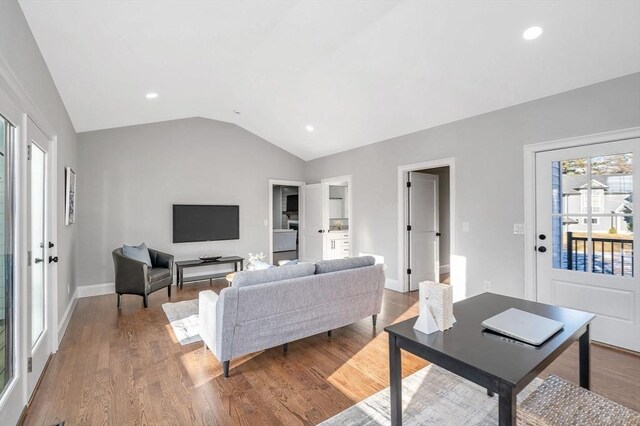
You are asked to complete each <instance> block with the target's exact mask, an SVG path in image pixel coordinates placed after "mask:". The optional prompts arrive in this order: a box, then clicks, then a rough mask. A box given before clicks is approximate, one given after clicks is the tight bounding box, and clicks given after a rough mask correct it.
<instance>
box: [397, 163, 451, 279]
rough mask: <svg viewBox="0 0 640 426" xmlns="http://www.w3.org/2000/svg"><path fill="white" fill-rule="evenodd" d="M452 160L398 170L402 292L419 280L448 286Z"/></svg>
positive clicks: (415, 165) (449, 274)
mask: <svg viewBox="0 0 640 426" xmlns="http://www.w3.org/2000/svg"><path fill="white" fill-rule="evenodd" d="M453 171H454V160H453V159H452V158H451V159H443V160H436V161H432V162H426V163H417V164H412V165H407V166H401V167H399V168H398V184H399V189H398V193H399V199H398V206H399V209H398V210H399V211H398V214H399V220H398V225H399V230H398V233H399V238H398V241H399V242H400V244H399V272H398V275H399V277H401V283H400V284H401V286H400V287H401V288H402V289H403V291H415V290H418V284H419V283H420V282H422V281H434V282H443V283H447V284H453V283H452V277H451V266H450V265H451V257H452V252H453V251H452V246H453V242H454V238H453V234H454V230H453V227H452V226H451V224H452V222H453V217H454V201H455V199H454V188H455V187H454V176H453Z"/></svg>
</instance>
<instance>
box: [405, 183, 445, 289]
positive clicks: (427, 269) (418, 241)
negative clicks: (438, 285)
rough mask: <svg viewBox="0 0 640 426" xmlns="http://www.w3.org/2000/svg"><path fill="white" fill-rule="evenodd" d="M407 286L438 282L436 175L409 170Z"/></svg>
mask: <svg viewBox="0 0 640 426" xmlns="http://www.w3.org/2000/svg"><path fill="white" fill-rule="evenodd" d="M409 181H410V182H411V187H410V188H409V197H408V198H409V225H410V226H411V230H410V231H408V235H409V237H408V238H409V269H411V274H409V290H411V291H413V290H418V284H419V283H420V282H422V281H427V280H428V281H434V282H440V277H439V270H440V265H439V263H440V261H439V244H438V236H439V234H438V229H439V218H438V176H436V175H429V174H426V173H418V172H409Z"/></svg>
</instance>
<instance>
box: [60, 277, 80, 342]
mask: <svg viewBox="0 0 640 426" xmlns="http://www.w3.org/2000/svg"><path fill="white" fill-rule="evenodd" d="M77 303H78V288H77V287H76V291H74V292H73V296H71V300H69V304H68V305H67V309H65V311H64V315H62V319H61V320H60V323H59V324H58V344H60V342H62V338H63V337H64V333H65V332H66V331H67V326H68V325H69V321H70V320H71V316H72V315H73V311H74V310H75V308H76V304H77Z"/></svg>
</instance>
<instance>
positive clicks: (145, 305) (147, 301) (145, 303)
mask: <svg viewBox="0 0 640 426" xmlns="http://www.w3.org/2000/svg"><path fill="white" fill-rule="evenodd" d="M142 297H143V298H144V308H145V309H147V308H148V307H149V295H147V294H145V295H144V296H142Z"/></svg>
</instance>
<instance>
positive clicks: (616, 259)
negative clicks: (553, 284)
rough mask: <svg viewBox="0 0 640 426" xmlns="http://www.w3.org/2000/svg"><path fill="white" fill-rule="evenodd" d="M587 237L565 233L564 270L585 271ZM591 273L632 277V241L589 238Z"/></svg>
mask: <svg viewBox="0 0 640 426" xmlns="http://www.w3.org/2000/svg"><path fill="white" fill-rule="evenodd" d="M588 241H589V239H588V238H587V237H582V236H580V237H578V236H574V235H573V232H567V254H566V259H567V265H566V269H569V270H573V271H585V272H586V271H587V263H588V262H587V256H588V255H587V244H588ZM591 265H592V267H591V269H592V270H591V272H595V273H601V274H609V275H619V276H630V277H632V276H634V264H633V240H626V239H621V238H602V237H592V238H591Z"/></svg>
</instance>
